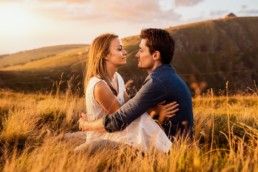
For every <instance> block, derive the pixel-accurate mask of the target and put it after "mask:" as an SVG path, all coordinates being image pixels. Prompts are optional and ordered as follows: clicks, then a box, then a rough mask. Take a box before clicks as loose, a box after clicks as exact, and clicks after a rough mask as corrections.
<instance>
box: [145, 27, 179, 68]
mask: <svg viewBox="0 0 258 172" xmlns="http://www.w3.org/2000/svg"><path fill="white" fill-rule="evenodd" d="M140 37H141V39H147V41H146V46H147V47H148V48H149V50H150V53H151V54H152V53H154V52H155V51H159V52H160V56H161V62H162V63H163V64H169V63H170V62H171V61H172V59H173V55H174V46H175V43H174V40H173V38H172V37H171V36H170V35H169V33H168V32H167V31H166V30H163V29H155V28H149V29H143V30H142V31H141V35H140Z"/></svg>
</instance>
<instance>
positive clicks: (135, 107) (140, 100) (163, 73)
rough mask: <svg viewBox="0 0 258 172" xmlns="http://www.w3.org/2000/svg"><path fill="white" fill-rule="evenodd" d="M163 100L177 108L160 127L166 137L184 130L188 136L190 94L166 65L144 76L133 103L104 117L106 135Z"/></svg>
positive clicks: (191, 123) (172, 69)
mask: <svg viewBox="0 0 258 172" xmlns="http://www.w3.org/2000/svg"><path fill="white" fill-rule="evenodd" d="M164 100H165V101H166V103H170V102H173V101H176V102H177V103H178V104H179V111H178V112H176V115H175V116H174V117H172V118H168V119H167V120H165V121H164V122H163V124H162V127H163V128H164V131H165V133H166V135H167V136H168V137H169V138H171V137H173V136H175V135H176V134H177V133H178V132H179V131H180V132H181V133H182V132H183V131H185V130H186V131H187V132H190V133H191V132H192V130H191V129H192V126H193V110H192V98H191V94H190V91H189V89H188V87H187V86H186V84H185V82H184V81H183V80H182V79H181V78H180V77H179V76H178V75H177V74H176V71H175V69H174V68H173V67H171V65H169V64H162V65H161V66H159V67H157V68H156V69H155V70H154V71H153V72H152V73H150V74H149V75H148V76H147V78H146V79H145V81H144V84H143V86H142V87H141V89H140V90H139V91H138V92H137V94H136V95H135V96H134V97H133V98H132V99H130V100H129V101H128V102H127V103H125V104H124V105H123V106H122V107H121V108H120V109H119V110H118V111H117V112H115V113H113V114H110V115H107V116H105V117H103V118H104V120H103V121H104V126H105V129H106V131H108V132H114V131H119V130H123V129H124V128H125V127H126V126H128V125H129V124H130V123H131V122H132V121H133V120H135V119H136V118H138V117H139V116H141V114H143V113H144V112H146V111H147V110H148V109H149V108H151V107H154V106H155V105H157V104H158V103H160V102H162V101H164Z"/></svg>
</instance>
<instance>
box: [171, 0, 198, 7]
mask: <svg viewBox="0 0 258 172" xmlns="http://www.w3.org/2000/svg"><path fill="white" fill-rule="evenodd" d="M202 1H203V0H175V5H176V6H194V5H196V4H198V3H200V2H202Z"/></svg>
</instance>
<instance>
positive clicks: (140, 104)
mask: <svg viewBox="0 0 258 172" xmlns="http://www.w3.org/2000/svg"><path fill="white" fill-rule="evenodd" d="M164 90H165V88H163V84H162V83H161V82H160V81H159V79H158V78H156V79H155V78H151V77H148V78H147V79H146V80H145V83H144V85H143V86H142V88H141V89H140V90H139V92H138V93H137V94H136V95H135V97H133V98H132V99H130V100H129V101H128V102H127V103H125V104H124V105H123V106H122V107H121V108H120V109H119V110H118V111H117V112H115V113H113V114H110V115H107V116H105V117H103V124H104V127H105V129H106V131H108V132H114V131H120V130H123V129H124V128H125V127H126V126H128V125H129V124H130V123H131V122H132V121H133V120H135V119H136V118H138V117H139V116H141V115H142V114H143V113H144V112H146V111H147V110H148V109H149V108H151V107H153V106H155V105H156V104H158V103H160V102H162V101H163V100H165V97H166V95H165V92H164Z"/></svg>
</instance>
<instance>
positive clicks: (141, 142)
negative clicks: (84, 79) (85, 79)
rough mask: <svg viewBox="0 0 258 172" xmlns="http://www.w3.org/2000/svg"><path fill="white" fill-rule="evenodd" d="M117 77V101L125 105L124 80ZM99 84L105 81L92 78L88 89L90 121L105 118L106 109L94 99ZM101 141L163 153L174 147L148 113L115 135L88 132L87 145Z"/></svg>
mask: <svg viewBox="0 0 258 172" xmlns="http://www.w3.org/2000/svg"><path fill="white" fill-rule="evenodd" d="M116 75H117V80H118V87H119V92H118V95H117V101H118V102H119V103H120V104H121V105H122V104H124V96H123V95H124V91H125V88H124V80H123V79H122V77H121V76H120V75H119V74H118V73H116ZM98 82H105V81H104V80H101V79H99V78H97V77H92V78H91V79H90V81H89V83H88V86H87V89H86V109H87V115H88V116H87V117H88V120H89V121H93V120H97V119H99V118H102V117H103V116H105V111H104V109H103V108H102V107H101V106H100V105H99V104H98V102H97V101H96V99H95V98H94V87H95V85H96V84H97V83H98ZM105 83H106V82H105ZM99 140H110V141H114V142H119V143H124V144H128V145H131V146H133V147H136V148H140V149H144V150H147V149H149V148H151V147H154V148H156V149H158V150H160V151H163V152H168V151H169V149H170V147H171V145H172V142H171V141H170V140H169V139H168V137H167V136H166V134H165V133H164V131H163V130H162V129H161V128H160V126H159V125H158V124H157V123H156V122H155V121H154V120H153V119H152V118H151V117H150V116H149V115H148V114H147V113H144V114H142V115H141V116H140V117H139V118H137V119H136V120H134V121H133V122H132V123H131V124H130V125H128V126H127V127H126V128H125V129H124V130H122V131H117V132H113V133H108V132H92V131H91V132H86V144H90V143H91V142H93V141H99Z"/></svg>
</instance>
